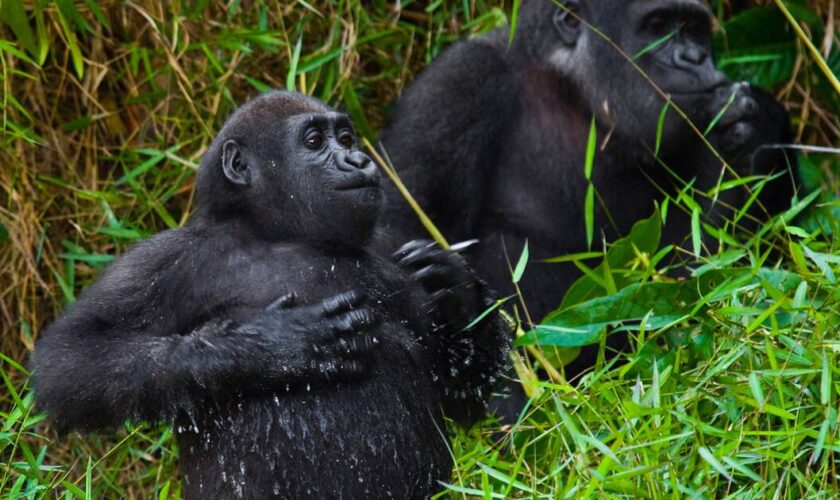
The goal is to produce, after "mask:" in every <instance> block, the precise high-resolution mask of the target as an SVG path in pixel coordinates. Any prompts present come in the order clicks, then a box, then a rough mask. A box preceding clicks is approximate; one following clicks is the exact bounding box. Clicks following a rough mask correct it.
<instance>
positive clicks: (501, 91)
mask: <svg viewBox="0 0 840 500" xmlns="http://www.w3.org/2000/svg"><path fill="white" fill-rule="evenodd" d="M560 3H561V4H563V5H564V6H565V7H566V8H567V9H568V10H566V9H563V8H560V7H558V6H557V5H556V4H555V2H554V1H553V0H525V1H523V2H522V5H521V10H520V17H519V23H518V25H517V28H516V33H515V38H514V40H513V43H512V44H510V45H509V44H508V31H507V29H503V30H501V31H497V32H494V33H491V34H488V35H486V36H482V37H479V38H476V39H473V40H467V41H462V42H460V43H457V44H455V45H453V46H452V47H450V48H449V49H447V50H446V51H445V52H444V53H443V54H441V56H440V57H439V58H438V59H437V60H436V61H435V62H434V63H433V64H432V65H431V66H430V67H428V68H427V69H426V70H425V71H424V72H423V73H422V74H421V75H420V76H419V77H418V78H417V81H416V82H414V84H413V85H411V86H410V87H409V88H408V89H407V90H406V91H405V92H404V94H403V96H402V97H401V99H400V100H399V102H398V103H397V106H396V108H395V111H394V113H393V117H392V121H391V123H390V125H389V126H388V127H387V128H386V130H385V132H384V133H383V136H382V140H383V143H384V146H385V150H386V151H387V153H388V154H389V156H390V158H391V159H392V161H393V163H394V166H395V167H396V168H397V169H398V170H399V173H400V175H401V177H402V178H403V180H404V181H405V183H406V185H407V186H408V188H409V190H411V191H412V193H414V194H415V195H416V197H417V198H418V201H419V202H420V204H421V205H422V206H423V207H424V208H426V209H427V210H428V212H429V213H430V216H431V218H432V219H433V220H434V221H435V222H436V223H437V224H438V225H439V226H440V229H441V230H442V231H443V232H444V234H446V235H447V237H450V238H452V239H456V240H458V239H466V238H478V239H480V240H481V241H482V245H481V247H480V248H478V249H477V254H476V255H475V256H474V259H473V262H474V263H475V265H476V268H477V270H478V271H479V272H480V274H481V275H482V276H484V277H486V278H487V279H488V281H489V282H490V284H491V285H492V286H494V287H495V288H496V289H498V290H500V291H502V292H503V294H507V293H509V292H510V293H512V286H511V284H510V275H509V271H508V269H509V268H508V265H507V263H506V261H505V257H504V251H503V248H504V245H506V247H507V250H508V251H509V252H510V253H511V254H513V255H512V257H513V258H515V257H516V256H517V255H518V252H519V251H520V249H521V248H522V245H523V243H524V242H525V240H526V239H527V240H528V242H529V246H530V256H531V258H532V263H531V265H530V267H529V270H528V272H526V273H525V276H524V278H523V280H522V281H521V282H520V283H519V286H520V288H521V290H522V293H523V295H524V297H525V300H526V303H527V305H528V307H529V312H530V313H531V317H532V318H533V319H534V320H535V321H539V320H540V319H541V318H542V317H543V316H544V315H545V314H547V313H549V312H550V311H552V310H553V309H554V308H556V307H557V306H558V305H559V303H560V301H561V298H562V297H563V294H564V292H565V291H566V289H568V287H569V286H570V285H571V284H572V282H574V280H576V279H577V278H578V277H579V276H580V272H579V271H578V269H577V268H576V267H575V266H574V265H573V264H559V265H558V264H540V263H539V260H541V259H545V258H549V257H556V256H561V255H566V254H570V253H576V252H582V251H586V250H587V239H586V233H585V230H586V229H585V228H586V226H585V217H584V205H585V202H584V198H585V193H586V190H587V185H588V181H587V179H586V178H585V175H584V163H585V153H586V147H587V138H588V135H589V128H590V122H591V119H592V117H593V116H594V118H595V120H596V123H597V127H598V130H597V134H598V137H597V140H598V145H599V149H598V150H597V151H596V155H595V164H594V172H593V174H592V182H593V183H594V185H595V189H596V192H597V193H598V197H597V200H598V202H597V203H596V210H595V240H596V241H595V243H594V244H595V246H596V247H598V248H600V246H599V243H598V242H599V241H600V240H601V238H602V237H604V238H606V239H607V240H614V239H615V238H617V237H619V236H622V235H626V234H627V233H628V232H629V230H630V228H631V227H632V225H633V223H634V222H636V221H637V220H639V219H642V218H645V217H648V216H650V215H651V214H652V213H653V210H654V203H655V202H656V201H657V200H662V199H663V198H664V196H665V195H666V194H669V195H673V194H674V193H676V192H677V191H678V190H679V189H680V188H682V187H683V186H684V185H685V183H688V182H692V181H693V182H694V184H693V185H694V187H695V188H696V189H698V190H699V191H701V192H706V191H710V190H711V189H713V188H714V187H715V186H718V184H719V181H720V176H721V175H722V174H724V170H723V168H722V162H721V161H720V160H718V159H717V158H715V157H714V156H713V155H712V154H711V153H710V152H709V150H708V148H707V146H706V145H704V144H703V143H702V141H700V140H699V138H698V136H697V134H696V133H695V132H693V131H692V130H691V129H690V128H689V127H688V125H687V124H686V123H685V121H684V120H683V119H682V118H680V117H679V116H678V115H677V114H676V113H675V112H674V111H673V107H672V108H671V110H670V111H669V112H668V113H667V115H666V116H667V118H666V120H665V121H664V126H663V133H662V135H661V141H659V142H658V141H657V129H658V122H659V117H660V114H661V112H662V110H663V106H664V105H665V100H664V99H663V97H662V96H661V95H660V94H659V93H658V92H657V91H656V90H655V88H654V86H653V85H652V84H651V82H650V81H648V80H647V79H646V78H645V77H644V76H643V75H641V74H640V73H639V72H638V71H637V70H636V69H635V68H633V66H632V64H631V63H630V62H629V61H627V59H625V58H624V57H623V56H622V54H621V53H620V51H619V50H617V49H616V47H614V46H612V45H611V44H610V43H609V42H607V41H605V40H604V39H603V38H602V37H601V36H599V35H598V34H596V33H595V32H594V31H593V30H592V29H589V28H588V27H587V25H586V24H584V23H581V22H580V18H582V19H584V20H586V21H587V22H588V23H590V24H591V25H593V26H594V27H595V28H597V29H598V30H600V31H601V32H602V33H603V34H605V35H606V36H607V37H608V38H609V39H610V40H612V41H613V42H614V43H615V44H617V45H618V46H619V47H620V48H621V50H623V51H624V52H625V53H626V54H628V55H629V56H630V57H631V58H634V60H635V63H636V64H638V66H639V67H640V68H641V69H642V70H643V71H644V73H646V75H647V76H648V77H649V78H650V79H651V80H652V81H653V82H654V83H655V84H656V85H658V86H659V88H660V89H661V90H662V91H664V92H665V93H666V94H668V95H670V97H671V98H672V99H673V101H674V103H675V104H676V105H678V106H679V107H680V108H681V109H682V110H684V111H685V112H686V113H687V114H688V116H689V117H690V118H691V120H692V121H693V122H694V123H695V124H696V125H697V127H698V128H699V130H701V131H703V130H705V128H706V127H707V126H708V125H709V124H710V123H711V122H712V120H713V118H714V117H715V116H716V115H717V114H718V113H719V112H720V111H721V110H722V109H724V108H726V111H725V112H724V113H723V114H722V116H721V118H720V120H719V122H718V123H717V125H716V127H715V128H714V129H713V131H712V132H711V133H710V134H709V136H708V139H709V141H710V142H711V144H712V145H713V146H714V147H715V148H716V149H717V150H718V151H719V152H720V154H721V155H722V156H723V157H724V158H725V159H726V160H727V161H728V162H729V164H730V165H731V166H732V167H733V168H734V169H735V170H736V171H737V173H738V174H739V175H740V176H748V175H752V174H770V173H776V172H783V173H782V175H780V176H779V177H778V178H776V179H775V180H773V181H772V182H770V183H769V184H767V185H766V186H764V189H763V190H762V191H761V195H760V196H759V201H760V203H761V204H762V205H763V207H764V208H765V209H766V212H765V211H764V210H756V211H755V212H754V213H751V214H749V215H748V217H747V219H749V218H751V217H766V216H767V212H769V213H775V212H777V211H779V210H781V209H782V208H783V207H784V206H786V205H787V204H788V203H789V202H790V200H791V198H792V195H793V187H794V178H795V175H796V174H795V165H793V167H794V168H793V169H792V171H793V174H791V173H788V172H787V170H788V169H789V168H790V167H791V166H792V165H791V164H792V163H793V161H795V160H794V159H793V157H791V158H787V157H786V155H785V154H784V152H782V151H779V150H771V149H768V148H762V145H765V144H771V143H784V142H788V139H789V137H788V132H789V131H788V129H789V121H788V117H787V115H786V113H785V111H784V109H783V108H782V107H781V105H780V104H779V103H778V102H776V101H775V100H773V99H772V98H771V97H769V96H768V95H766V94H765V93H763V92H762V91H760V90H758V89H756V88H753V87H750V86H748V85H746V84H743V83H734V84H733V83H731V82H729V81H727V80H726V79H725V77H724V75H723V74H722V73H721V72H720V71H718V70H717V69H716V68H715V66H714V63H713V60H712V55H711V33H710V32H711V25H710V20H711V14H710V12H709V9H708V7H707V6H706V5H705V4H704V3H703V2H701V1H700V0H644V1H642V0H563V1H560ZM569 11H571V12H574V13H577V15H578V16H580V18H578V17H576V16H575V15H572V14H571V13H570V12H569ZM730 100H731V102H730ZM657 144H661V147H660V149H659V154H658V159H657V158H655V156H654V154H653V152H654V151H655V150H656V149H657ZM669 170H670V172H669ZM728 179H730V175H729V174H728V173H725V174H724V179H723V180H724V181H726V180H728ZM754 184H755V183H752V184H751V185H754ZM749 195H750V193H749V192H748V190H747V189H744V188H737V189H731V190H728V191H724V192H723V193H721V194H720V195H719V196H718V197H717V200H716V203H715V204H714V205H713V204H712V202H711V201H710V200H711V199H713V197H709V198H707V199H704V200H703V201H702V202H701V203H702V204H703V209H704V210H703V212H704V215H706V216H710V217H713V218H715V219H716V220H717V221H718V222H720V220H721V217H723V216H725V215H731V212H729V211H728V208H729V207H735V208H736V209H739V208H740V207H741V206H743V204H744V202H745V201H746V200H747V197H748V196H749ZM387 201H388V203H389V209H388V210H386V212H385V213H386V216H387V219H386V220H385V221H384V222H385V226H386V227H387V228H388V230H389V231H390V232H391V233H395V234H397V235H399V237H400V238H405V237H408V236H409V235H415V234H422V228H421V227H420V226H419V224H417V222H416V218H415V217H414V216H413V214H412V213H411V212H410V210H408V209H406V208H404V203H402V200H401V199H400V197H399V196H398V195H393V196H392V195H391V193H390V192H389V193H387ZM745 220H746V219H745ZM742 222H743V221H742ZM663 231H664V234H663V244H677V245H680V244H682V243H683V242H684V241H685V238H686V237H687V235H689V234H690V232H691V231H690V216H689V215H687V214H686V213H684V212H681V211H680V210H679V209H677V208H674V207H672V208H671V210H670V214H669V217H668V220H667V223H666V225H665V227H664V230H663ZM611 339H612V337H611ZM596 353H597V350H594V349H593V350H589V351H584V353H583V354H582V355H581V356H580V357H579V358H578V360H577V361H576V362H575V363H574V364H573V365H571V366H568V367H566V370H567V374H569V375H574V374H576V373H579V372H580V371H581V370H582V369H583V368H585V367H587V366H591V364H592V363H593V362H594V356H595V354H596Z"/></svg>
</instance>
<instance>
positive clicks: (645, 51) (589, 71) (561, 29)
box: [553, 0, 728, 147]
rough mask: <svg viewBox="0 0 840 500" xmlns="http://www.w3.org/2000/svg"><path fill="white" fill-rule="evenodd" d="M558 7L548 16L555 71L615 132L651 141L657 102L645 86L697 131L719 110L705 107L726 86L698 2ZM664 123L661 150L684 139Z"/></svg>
mask: <svg viewBox="0 0 840 500" xmlns="http://www.w3.org/2000/svg"><path fill="white" fill-rule="evenodd" d="M562 3H563V4H565V6H566V9H563V8H557V7H555V9H556V11H555V14H554V19H553V21H554V22H553V24H554V29H555V32H556V33H555V35H556V37H557V40H558V47H561V49H560V51H559V52H558V53H559V54H560V57H557V59H556V60H557V61H559V62H560V63H562V64H561V67H559V68H558V69H560V70H561V71H563V72H564V73H566V74H569V75H571V76H572V77H573V78H574V79H575V81H576V82H577V83H578V86H579V87H580V88H581V92H582V93H583V94H584V95H585V97H586V99H587V101H589V105H590V107H591V108H592V109H596V110H600V111H603V112H604V115H605V116H602V117H601V118H602V119H604V120H608V121H610V122H611V123H612V124H613V125H615V127H616V129H617V130H618V131H620V132H622V133H624V134H626V135H629V136H630V137H635V138H638V139H641V140H643V141H644V142H647V143H652V140H653V138H654V137H655V134H656V130H657V126H658V121H659V116H660V113H661V111H662V109H663V106H664V105H665V100H664V99H663V97H662V96H661V95H660V94H659V93H658V92H657V91H656V89H655V88H654V85H652V84H651V81H652V82H653V83H655V84H656V86H658V87H659V88H660V89H661V90H662V91H663V92H664V93H665V94H667V95H669V96H670V97H671V99H672V100H673V101H674V103H675V104H676V105H677V106H679V107H680V108H681V109H683V110H684V111H685V112H686V113H687V114H688V116H689V117H690V118H691V119H692V121H694V122H695V124H697V125H698V127H700V128H701V129H702V127H703V124H704V123H708V121H710V120H711V118H712V117H713V116H714V115H715V113H717V111H719V110H717V109H711V108H712V107H713V106H712V103H713V102H717V100H715V99H713V97H714V95H715V91H716V89H718V88H719V87H720V86H722V85H726V84H727V83H728V82H727V81H726V78H725V76H724V75H723V74H722V73H721V72H720V71H718V70H717V68H715V66H714V61H713V59H712V42H711V18H712V17H711V12H710V11H709V8H708V6H706V4H705V3H703V2H702V1H701V0H566V1H563V2H562ZM570 11H571V12H572V13H574V14H572V13H570ZM578 16H579V17H578ZM580 19H583V20H584V21H586V23H588V24H590V25H591V26H592V27H593V28H595V29H596V30H598V31H600V34H599V33H596V32H595V31H593V30H592V29H589V27H587V26H586V25H585V24H584V23H581V22H580ZM605 37H606V38H607V39H608V40H605V39H604V38H605ZM564 47H565V48H564ZM622 52H624V54H626V56H628V57H629V58H631V59H632V60H633V61H634V62H635V63H636V64H637V65H638V67H639V68H640V69H641V70H642V72H639V71H638V69H636V68H634V67H633V64H631V63H630V62H629V61H628V60H627V58H626V57H625V55H624V54H622ZM642 73H644V74H642ZM664 125H665V126H664V128H663V132H664V137H663V145H664V146H666V147H668V146H676V147H679V146H680V145H679V141H678V139H679V138H684V137H687V136H689V137H690V131H689V130H688V129H687V125H686V124H685V123H684V121H683V120H682V119H681V118H680V117H678V116H677V115H676V113H669V114H668V119H667V120H666V122H665V124H664Z"/></svg>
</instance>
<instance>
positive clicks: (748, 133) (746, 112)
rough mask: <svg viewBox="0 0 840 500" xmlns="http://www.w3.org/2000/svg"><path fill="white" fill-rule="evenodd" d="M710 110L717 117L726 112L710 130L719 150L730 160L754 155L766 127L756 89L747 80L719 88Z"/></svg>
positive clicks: (712, 139)
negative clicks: (764, 126) (755, 93)
mask: <svg viewBox="0 0 840 500" xmlns="http://www.w3.org/2000/svg"><path fill="white" fill-rule="evenodd" d="M711 109H712V110H713V111H714V113H715V116H717V114H719V113H721V112H723V114H722V115H721V116H720V120H719V121H718V122H717V124H715V127H714V129H713V130H712V131H711V133H710V139H711V141H712V144H713V145H714V146H715V147H716V148H717V149H718V151H719V152H720V153H721V154H723V155H724V157H727V159H729V160H735V159H737V158H739V157H741V156H742V155H745V154H752V153H753V152H754V151H755V149H756V148H757V147H758V146H759V142H760V140H761V136H762V133H761V129H762V126H763V124H762V123H761V120H762V119H763V117H762V116H761V113H760V109H759V105H758V102H757V101H756V97H755V95H754V89H753V88H752V87H750V85H749V84H748V83H744V82H740V83H734V84H732V85H724V86H721V87H718V88H717V89H716V90H715V91H714V96H713V97H712V104H711Z"/></svg>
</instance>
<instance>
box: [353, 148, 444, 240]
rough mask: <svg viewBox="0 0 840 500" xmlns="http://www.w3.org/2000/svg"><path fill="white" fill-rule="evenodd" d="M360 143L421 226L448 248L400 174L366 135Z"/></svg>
mask: <svg viewBox="0 0 840 500" xmlns="http://www.w3.org/2000/svg"><path fill="white" fill-rule="evenodd" d="M362 143H363V144H364V145H365V147H366V148H367V149H368V151H369V152H370V154H371V156H373V159H374V160H376V163H377V165H379V168H381V169H382V171H383V172H385V175H387V176H388V178H390V179H391V182H393V183H394V186H396V188H397V190H398V191H399V192H400V194H401V195H402V197H403V198H405V201H407V202H408V204H409V205H410V206H411V209H412V210H414V213H415V214H417V218H419V219H420V222H421V223H422V224H423V227H425V228H426V231H428V232H429V234H430V235H431V236H432V239H434V240H435V241H436V242H437V243H438V245H440V246H441V247H442V248H443V249H445V250H449V249H450V245H449V242H448V241H446V238H444V237H443V234H442V233H441V232H440V231H439V230H438V228H437V226H435V223H434V222H432V219H430V218H429V216H428V215H426V212H425V211H424V210H423V208H422V207H421V206H420V204H419V203H417V200H415V199H414V197H413V196H411V193H409V192H408V188H406V187H405V184H403V182H402V180H401V179H400V176H399V175H398V174H397V171H396V170H395V169H394V167H393V166H392V165H391V164H390V163H389V162H387V161H386V160H385V159H384V158H382V155H380V154H379V151H377V150H376V148H375V147H373V144H371V143H370V141H369V140H367V137H363V138H362Z"/></svg>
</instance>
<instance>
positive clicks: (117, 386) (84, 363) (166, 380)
mask: <svg viewBox="0 0 840 500" xmlns="http://www.w3.org/2000/svg"><path fill="white" fill-rule="evenodd" d="M67 323H68V324H63V323H62V322H61V321H59V322H57V323H55V324H54V325H53V326H52V328H51V329H50V330H51V331H50V332H49V335H45V336H44V338H43V339H42V340H41V341H40V343H39V346H38V350H37V351H36V352H35V355H34V358H33V364H34V365H35V366H36V368H37V369H36V370H35V372H34V373H33V377H32V383H33V387H34V389H35V394H36V401H37V405H38V407H39V409H41V410H44V411H46V412H47V413H49V414H50V415H51V416H52V417H53V420H54V422H55V425H56V428H57V429H58V430H59V432H62V433H64V432H67V431H70V430H80V431H91V430H95V429H101V428H109V427H115V426H118V425H120V424H122V423H123V422H125V421H126V420H133V421H152V422H154V421H166V420H171V419H172V418H174V417H175V416H176V414H177V413H178V412H179V411H182V410H183V411H190V410H191V409H192V408H193V407H194V406H195V405H197V404H200V403H202V402H204V401H206V400H208V399H212V398H215V397H218V396H220V395H222V394H225V393H228V394H232V393H234V392H235V391H244V390H248V389H251V388H253V387H256V386H259V385H264V384H265V383H266V382H265V376H266V375H265V374H266V373H277V372H276V371H271V370H264V365H265V362H264V360H265V359H266V355H265V349H264V346H262V345H260V343H259V342H258V341H256V338H254V337H250V336H247V335H237V334H236V331H235V327H234V325H233V324H232V323H231V322H229V321H222V320H214V321H210V322H208V323H206V324H204V325H203V326H201V327H199V328H197V329H196V330H194V331H192V332H190V333H188V334H186V335H154V334H152V333H150V332H148V331H136V330H132V331H117V330H115V329H107V330H100V331H95V330H94V331H91V325H72V324H70V323H72V322H71V321H68V322H67ZM85 326H87V328H86V329H85ZM74 327H75V328H74ZM261 370H263V371H261ZM289 376H290V380H291V379H292V378H293V377H294V376H295V374H294V373H289Z"/></svg>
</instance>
